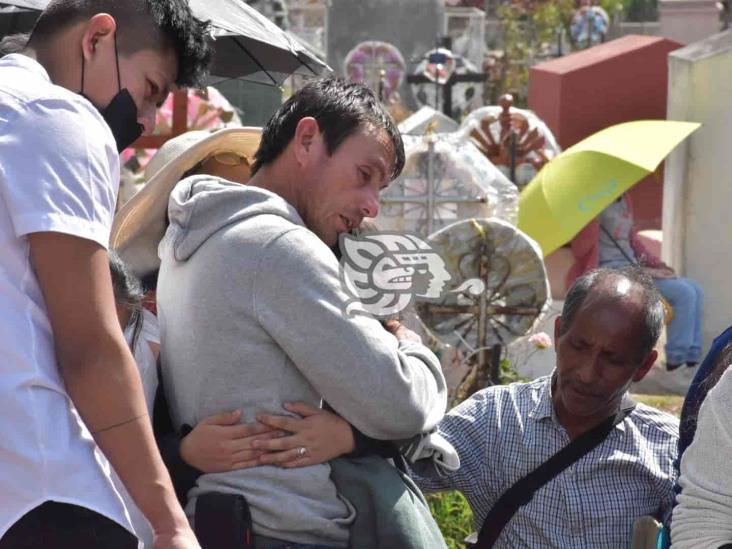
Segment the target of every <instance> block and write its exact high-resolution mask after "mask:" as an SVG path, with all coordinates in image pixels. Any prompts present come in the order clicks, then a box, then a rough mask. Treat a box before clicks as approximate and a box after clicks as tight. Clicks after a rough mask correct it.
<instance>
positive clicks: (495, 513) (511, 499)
mask: <svg viewBox="0 0 732 549" xmlns="http://www.w3.org/2000/svg"><path fill="white" fill-rule="evenodd" d="M633 408H635V405H634V406H632V407H630V408H625V409H623V410H620V411H619V412H618V413H617V414H616V415H614V416H610V417H609V418H607V419H606V420H604V421H603V422H602V423H600V424H599V425H598V426H597V427H595V428H593V429H590V430H589V431H587V432H586V433H582V434H581V435H580V436H578V437H577V438H576V439H574V440H573V441H572V442H570V443H569V444H567V445H566V446H565V447H564V448H562V449H561V450H559V451H558V452H557V453H556V454H554V455H553V456H552V457H550V458H549V459H548V460H546V461H545V462H544V463H542V464H541V465H539V466H538V467H537V468H536V469H534V470H533V471H531V472H530V473H529V474H527V475H526V476H525V477H523V478H522V479H520V480H519V481H517V482H516V483H515V484H514V485H513V486H511V487H510V488H509V489H508V490H506V491H505V492H504V493H503V494H502V495H501V497H500V498H498V501H497V502H496V503H495V505H494V506H493V508H492V509H491V510H490V511H489V512H488V516H487V517H486V518H485V521H484V522H483V527H482V528H481V529H480V534H478V542H477V543H476V545H475V547H476V548H478V549H488V548H490V547H493V544H494V543H495V542H496V540H497V539H498V536H500V535H501V532H502V531H503V529H504V528H505V526H506V525H507V524H508V523H509V521H510V520H511V518H512V517H513V515H514V514H516V511H518V510H519V509H520V508H521V507H522V506H524V505H526V504H527V503H529V502H530V501H531V499H532V498H533V497H534V494H535V493H536V492H537V491H538V490H539V489H540V488H541V487H543V486H544V485H545V484H546V483H548V482H549V481H550V480H552V479H553V478H554V477H556V476H557V475H558V474H559V473H561V472H562V471H564V470H565V469H567V468H568V467H570V466H571V465H572V464H573V463H576V462H577V461H579V460H580V459H581V458H582V457H583V456H585V455H587V454H588V453H590V452H591V451H592V450H593V449H594V448H596V447H597V446H599V445H600V444H601V443H602V441H603V440H605V439H606V438H607V436H608V435H609V434H610V433H611V432H612V430H613V429H614V428H615V426H616V425H618V424H619V423H621V422H622V421H623V420H624V419H625V416H627V415H628V414H629V413H630V412H631V411H633Z"/></svg>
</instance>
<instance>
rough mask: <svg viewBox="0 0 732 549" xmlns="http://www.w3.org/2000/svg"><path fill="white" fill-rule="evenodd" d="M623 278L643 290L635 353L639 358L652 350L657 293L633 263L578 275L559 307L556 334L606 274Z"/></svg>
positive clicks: (659, 316)
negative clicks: (641, 318) (560, 307)
mask: <svg viewBox="0 0 732 549" xmlns="http://www.w3.org/2000/svg"><path fill="white" fill-rule="evenodd" d="M618 277H619V278H625V279H626V280H628V281H629V282H630V283H631V284H633V285H634V286H640V288H641V289H642V290H643V327H642V330H641V331H640V334H639V341H638V349H637V354H636V356H637V357H638V359H639V360H642V359H643V358H645V357H646V356H648V353H650V352H651V351H652V350H653V347H655V345H656V342H657V341H658V338H659V336H660V335H661V329H662V328H663V319H664V310H663V304H662V303H661V294H660V293H659V292H658V290H657V289H656V285H655V284H654V283H653V279H652V278H651V277H650V276H648V275H647V274H645V273H644V272H643V271H642V270H641V269H639V268H638V267H635V266H631V267H623V268H622V269H595V270H592V271H589V272H587V273H585V274H583V275H582V276H580V277H579V278H578V279H577V280H576V281H575V282H574V284H572V287H571V288H570V289H569V291H568V292H567V296H566V297H565V299H564V307H563V308H562V316H561V321H560V335H564V334H565V333H566V331H567V330H569V328H570V326H571V325H572V321H573V320H574V317H575V316H576V314H577V311H579V309H580V308H581V307H582V303H584V301H585V298H586V297H587V296H588V295H589V293H590V292H591V291H592V290H593V288H595V287H596V286H597V285H598V284H599V283H600V282H603V281H604V280H606V279H608V278H618Z"/></svg>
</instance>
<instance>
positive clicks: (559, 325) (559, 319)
mask: <svg viewBox="0 0 732 549" xmlns="http://www.w3.org/2000/svg"><path fill="white" fill-rule="evenodd" d="M561 331H562V317H561V316H558V317H557V318H555V319H554V348H555V349H556V347H557V342H558V341H559V334H560V333H561Z"/></svg>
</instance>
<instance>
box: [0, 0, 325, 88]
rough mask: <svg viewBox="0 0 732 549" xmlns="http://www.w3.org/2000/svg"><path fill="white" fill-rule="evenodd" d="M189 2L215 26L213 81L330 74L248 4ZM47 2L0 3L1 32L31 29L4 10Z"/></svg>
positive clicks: (233, 0) (276, 80)
mask: <svg viewBox="0 0 732 549" xmlns="http://www.w3.org/2000/svg"><path fill="white" fill-rule="evenodd" d="M189 1H190V5H191V9H192V10H193V13H194V14H195V15H196V17H198V18H199V19H201V20H203V21H210V22H211V28H212V36H213V39H214V52H215V53H214V59H213V64H212V66H211V75H212V76H211V82H210V83H215V82H217V81H220V80H224V79H230V78H241V79H244V80H249V81H253V82H259V83H263V84H270V85H273V86H278V85H280V84H281V83H282V81H283V80H284V79H285V78H287V77H288V76H290V75H292V74H303V75H320V74H324V73H326V72H330V70H331V69H330V67H329V66H328V65H326V64H325V62H323V61H322V60H320V59H319V58H318V56H317V55H316V54H315V53H314V52H313V51H312V50H311V49H310V48H309V47H308V46H307V45H305V44H304V43H303V42H302V41H300V40H299V39H298V38H297V37H295V36H294V35H292V34H290V33H288V32H286V31H284V30H282V29H281V28H279V27H278V26H277V25H275V24H274V23H272V22H271V21H270V20H269V19H267V18H266V17H265V16H264V15H262V14H261V13H259V12H258V11H257V10H255V9H254V8H252V7H251V6H249V5H248V4H247V3H246V2H244V1H243V0H189ZM48 2H49V0H12V1H11V0H7V1H6V0H0V29H3V31H4V33H5V34H11V33H14V32H27V31H29V30H30V26H28V21H29V19H28V17H27V15H26V17H19V16H18V12H17V10H13V11H11V10H10V9H5V8H3V6H6V7H13V6H14V7H16V8H20V9H21V10H31V11H35V12H36V13H37V12H39V11H40V10H42V9H43V8H44V7H46V5H47V4H48ZM7 18H13V20H14V21H15V24H13V23H12V22H11V23H7V21H8V19H7ZM3 20H5V21H4V22H3ZM6 25H7V28H6Z"/></svg>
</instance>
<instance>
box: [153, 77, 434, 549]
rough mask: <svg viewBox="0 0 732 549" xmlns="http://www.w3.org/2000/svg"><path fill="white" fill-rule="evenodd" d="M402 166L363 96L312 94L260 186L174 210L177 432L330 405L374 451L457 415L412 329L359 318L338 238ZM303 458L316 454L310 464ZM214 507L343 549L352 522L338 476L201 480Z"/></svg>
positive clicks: (347, 90) (259, 166)
mask: <svg viewBox="0 0 732 549" xmlns="http://www.w3.org/2000/svg"><path fill="white" fill-rule="evenodd" d="M403 165H404V149H403V145H402V142H401V138H400V136H399V133H398V131H397V129H396V128H395V126H394V124H393V122H392V120H391V119H390V118H389V116H388V114H386V113H385V111H384V110H383V108H382V107H381V105H380V104H379V102H378V100H377V99H376V98H375V96H374V95H373V93H372V92H371V91H370V90H368V88H366V87H365V86H362V85H359V84H351V83H346V82H343V81H340V80H335V79H326V80H319V81H315V82H313V83H311V84H308V85H307V86H306V87H305V88H303V89H301V90H300V91H298V92H297V93H295V94H294V95H293V96H292V97H291V98H290V99H289V100H288V101H287V102H286V103H285V104H284V105H282V107H281V108H280V109H279V111H278V112H277V113H276V114H275V115H274V117H273V118H272V119H271V120H270V122H269V123H268V125H267V127H266V128H265V129H264V133H263V136H262V143H261V145H260V149H259V151H258V152H257V155H256V162H255V165H254V166H253V170H252V171H253V174H254V175H253V178H252V179H251V181H250V185H249V186H242V185H237V184H233V183H228V182H226V181H223V180H220V179H216V178H211V177H210V176H194V177H191V178H188V179H185V180H183V181H182V182H181V183H180V184H179V185H178V186H177V187H176V188H175V190H174V191H173V193H172V194H171V198H170V203H169V216H170V227H169V229H168V231H167V233H166V235H165V238H164V239H163V241H162V242H161V244H160V250H159V251H160V257H161V261H162V263H161V269H160V277H159V284H158V294H157V296H158V308H159V313H160V324H161V341H162V352H161V354H162V357H163V377H164V379H165V384H166V391H167V393H168V398H169V403H170V406H171V412H172V416H173V421H174V423H175V424H176V427H177V428H180V426H181V425H183V424H190V425H195V424H197V423H198V422H199V421H200V420H202V419H203V418H205V417H208V416H210V415H212V414H214V413H218V412H220V411H221V410H233V409H240V410H242V411H243V414H242V421H253V420H254V419H255V418H256V416H257V414H259V413H275V414H283V415H293V414H292V413H291V412H289V411H288V410H287V409H285V408H284V407H283V402H293V401H301V402H305V403H308V404H311V405H314V406H319V405H320V403H321V400H322V399H325V400H326V401H327V402H328V403H329V404H330V406H332V408H333V409H334V410H335V411H336V412H337V413H338V414H340V415H341V416H342V417H343V418H345V419H346V420H347V421H348V422H349V423H350V424H351V425H353V426H354V427H355V428H357V429H358V430H359V431H361V432H362V433H364V434H365V435H367V436H370V437H372V438H377V439H384V440H389V439H403V438H408V437H411V436H413V435H415V434H417V433H419V432H422V431H426V430H429V429H431V428H433V427H434V426H435V425H436V424H437V423H438V422H439V421H440V419H441V418H442V416H443V414H444V412H445V406H446V386H445V381H444V378H443V375H442V372H441V369H440V364H439V361H438V360H437V358H436V357H435V356H434V354H433V353H431V352H430V351H429V350H428V349H427V348H426V347H425V346H424V345H422V343H421V342H420V341H419V338H418V337H417V336H416V335H415V334H413V333H412V332H410V331H409V330H407V329H406V328H404V327H403V326H400V325H398V324H397V325H393V327H392V328H391V332H392V333H389V331H387V330H385V329H384V328H383V327H382V326H381V324H380V323H379V322H377V321H376V320H374V319H372V318H367V317H364V316H355V317H348V316H346V315H345V313H344V310H345V305H346V303H347V301H348V295H347V294H346V293H345V292H344V290H343V288H342V287H341V283H340V279H339V266H338V261H337V260H336V258H335V256H334V255H333V253H332V251H331V249H330V247H332V246H334V245H335V244H336V243H337V242H338V237H339V235H340V234H341V233H344V232H347V231H349V230H350V229H351V228H353V227H357V226H358V225H359V224H360V222H361V220H362V219H363V218H364V217H374V216H376V214H377V211H378V205H379V191H380V190H381V189H383V188H384V187H385V186H387V185H388V183H389V182H390V181H392V180H393V179H394V178H395V177H396V176H397V175H398V174H399V173H400V171H401V169H402V167H403ZM300 451H301V452H307V451H308V449H307V448H304V450H303V449H301V450H300ZM205 492H228V493H237V494H242V495H244V496H245V497H246V499H247V501H248V502H249V506H250V508H251V512H252V519H253V525H254V532H255V534H256V535H259V536H264V537H266V538H274V539H278V540H283V542H288V546H297V545H298V544H315V545H318V546H332V547H343V546H346V545H347V544H348V541H349V524H350V523H351V521H352V520H353V516H354V511H353V508H352V506H351V505H350V504H349V502H347V501H345V500H344V498H341V497H339V494H338V493H337V491H336V488H335V486H334V484H333V482H332V480H331V479H330V467H329V465H328V464H327V463H326V464H320V465H312V466H309V467H303V468H278V467H274V466H260V467H256V468H252V469H239V470H233V471H229V472H224V473H212V474H204V475H203V476H201V477H200V479H199V480H198V483H197V486H196V487H195V488H194V489H193V490H191V492H190V494H189V505H188V509H187V511H188V513H189V516H192V515H193V512H194V509H195V505H196V498H197V497H198V496H199V495H200V494H202V493H205Z"/></svg>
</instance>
